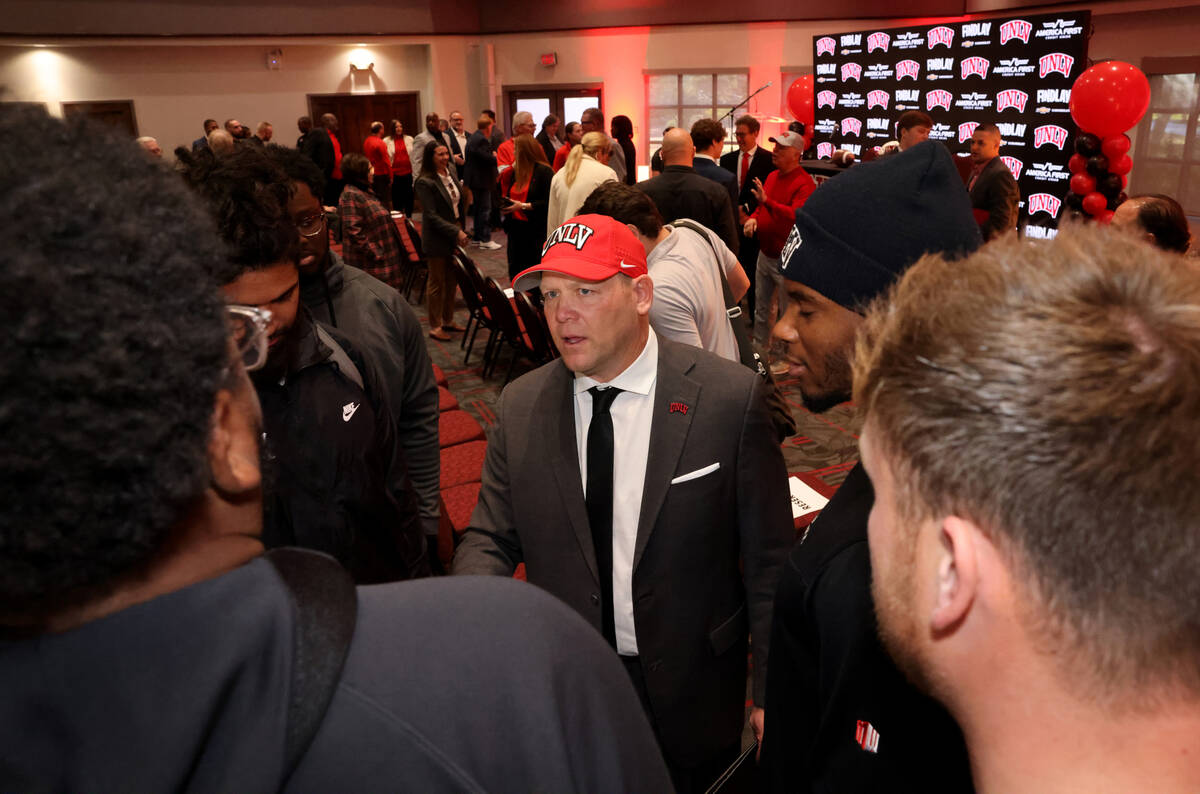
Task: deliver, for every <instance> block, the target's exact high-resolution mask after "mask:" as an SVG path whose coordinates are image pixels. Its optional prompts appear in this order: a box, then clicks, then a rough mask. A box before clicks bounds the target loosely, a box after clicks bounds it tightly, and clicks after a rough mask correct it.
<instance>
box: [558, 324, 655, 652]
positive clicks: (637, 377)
mask: <svg viewBox="0 0 1200 794" xmlns="http://www.w3.org/2000/svg"><path fill="white" fill-rule="evenodd" d="M657 379H658V338H657V337H656V336H655V335H654V332H653V331H651V332H650V336H649V338H648V339H647V340H646V346H645V347H644V348H642V352H641V354H640V355H639V356H638V357H637V359H636V360H635V361H634V362H633V363H632V364H630V365H629V366H628V367H627V368H626V369H625V371H624V372H622V373H621V374H620V375H618V376H617V377H615V378H613V379H612V380H611V381H609V382H608V383H599V382H597V381H595V380H593V379H592V378H589V377H588V376H586V375H576V376H575V448H576V449H577V450H578V451H579V474H580V476H581V478H582V479H583V492H584V493H587V428H588V425H589V424H590V423H591V421H592V395H591V394H589V393H588V389H590V388H592V387H593V386H613V387H616V388H618V389H621V390H622V391H623V392H624V393H623V394H618V395H617V397H616V399H615V400H613V403H612V407H611V408H609V413H610V414H611V415H612V422H613V522H612V524H613V525H612V544H613V553H612V561H613V562H612V593H613V626H614V629H615V634H616V639H617V653H620V654H623V655H626V656H636V655H637V652H638V646H637V628H636V626H635V625H634V622H633V550H634V547H635V546H636V545H637V533H638V517H639V514H640V513H641V511H642V490H643V488H644V487H645V484H646V459H647V458H648V457H649V455H650V424H651V420H652V419H653V417H654V411H653V409H654V389H655V384H656V381H657Z"/></svg>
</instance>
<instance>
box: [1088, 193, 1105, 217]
mask: <svg viewBox="0 0 1200 794" xmlns="http://www.w3.org/2000/svg"><path fill="white" fill-rule="evenodd" d="M1106 207H1108V199H1106V198H1105V197H1104V194H1103V193H1098V192H1097V193H1088V194H1087V195H1086V196H1084V197H1083V211H1084V212H1086V213H1087V214H1088V215H1092V216H1095V215H1097V214H1099V213H1101V212H1104V210H1105V208H1106Z"/></svg>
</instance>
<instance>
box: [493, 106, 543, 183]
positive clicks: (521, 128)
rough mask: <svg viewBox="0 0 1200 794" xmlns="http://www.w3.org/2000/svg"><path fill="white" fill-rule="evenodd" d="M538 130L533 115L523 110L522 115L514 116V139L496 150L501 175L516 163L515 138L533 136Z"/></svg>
mask: <svg viewBox="0 0 1200 794" xmlns="http://www.w3.org/2000/svg"><path fill="white" fill-rule="evenodd" d="M536 129H537V124H534V122H533V114H532V113H530V112H528V111H525V110H522V111H521V112H520V113H516V114H514V115H513V120H512V131H513V134H512V138H509V139H508V140H507V141H505V142H504V143H502V144H500V146H499V147H497V148H496V167H497V168H498V169H499V171H500V173H502V174H503V173H504V172H505V170H506V169H509V168H512V166H513V163H514V162H516V159H517V157H516V142H515V140H514V139H515V138H516V137H517V136H518V135H532V134H533V133H534V131H535V130H536Z"/></svg>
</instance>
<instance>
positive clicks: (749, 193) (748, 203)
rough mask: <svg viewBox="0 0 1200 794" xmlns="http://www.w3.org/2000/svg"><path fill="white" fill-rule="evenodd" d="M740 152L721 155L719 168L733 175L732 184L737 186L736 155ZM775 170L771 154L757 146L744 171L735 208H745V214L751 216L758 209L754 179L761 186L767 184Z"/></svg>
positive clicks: (735, 209)
mask: <svg viewBox="0 0 1200 794" xmlns="http://www.w3.org/2000/svg"><path fill="white" fill-rule="evenodd" d="M739 154H741V152H740V151H734V152H729V153H728V154H723V155H721V167H722V168H724V169H725V170H726V171H728V172H729V173H731V174H733V184H734V185H736V184H737V177H738V155H739ZM774 170H775V162H774V161H773V160H772V159H771V153H770V152H768V151H767V150H766V149H764V148H762V147H761V146H759V147H758V148H757V149H755V150H754V157H752V158H750V167H749V168H748V169H747V170H746V181H745V183H744V184H743V185H742V189H741V190H740V191H738V194H737V206H735V207H734V211H735V212H736V211H737V208H738V207H747V208H748V209H747V210H746V214H747V215H750V214H752V213H753V212H754V211H755V210H756V209H758V199H756V198H754V191H753V189H752V188H753V187H754V178H755V177H758V179H759V181H760V182H762V183H763V184H766V182H767V175H768V174H770V173H771V172H772V171H774Z"/></svg>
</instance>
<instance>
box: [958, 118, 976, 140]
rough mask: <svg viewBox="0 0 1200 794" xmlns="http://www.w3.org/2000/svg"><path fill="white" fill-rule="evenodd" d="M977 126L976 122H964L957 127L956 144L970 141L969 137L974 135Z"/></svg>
mask: <svg viewBox="0 0 1200 794" xmlns="http://www.w3.org/2000/svg"><path fill="white" fill-rule="evenodd" d="M978 126H979V122H978V121H964V122H963V123H962V124H959V125H958V142H959V143H962V142H963V141H969V140H971V136H972V135H974V134H975V128H976V127H978Z"/></svg>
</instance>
